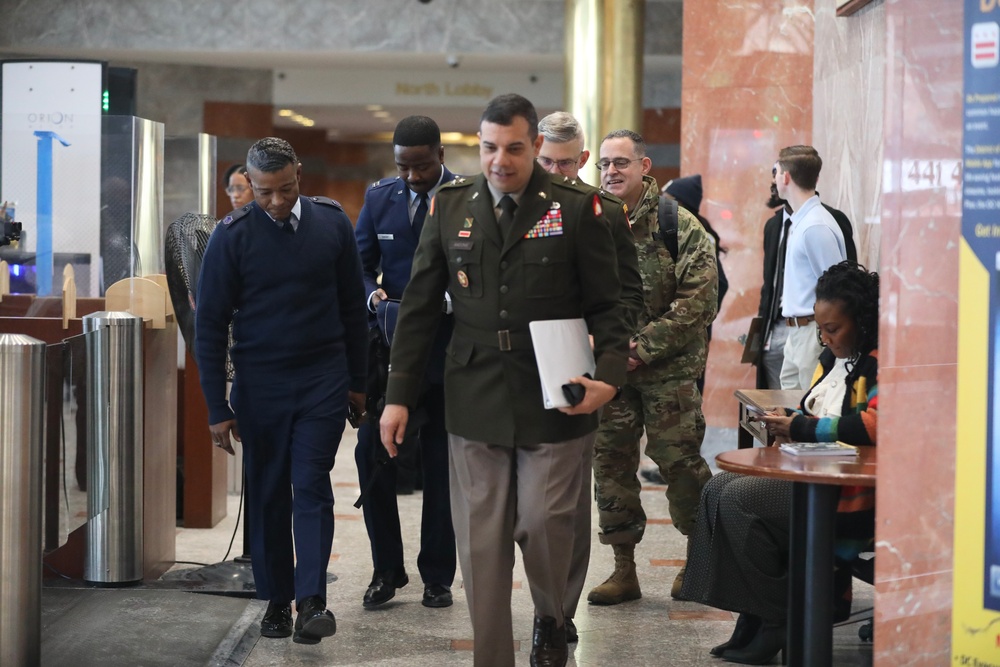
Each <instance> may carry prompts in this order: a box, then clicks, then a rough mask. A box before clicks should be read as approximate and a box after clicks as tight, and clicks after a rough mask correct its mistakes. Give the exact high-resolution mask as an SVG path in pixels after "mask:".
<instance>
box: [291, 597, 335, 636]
mask: <svg viewBox="0 0 1000 667" xmlns="http://www.w3.org/2000/svg"><path fill="white" fill-rule="evenodd" d="M298 611H299V615H298V616H297V617H296V618H295V634H293V635H292V641H293V642H295V643H297V644H318V643H319V640H321V639H323V637H331V636H333V635H334V634H336V632H337V619H335V618H334V617H333V614H332V613H330V612H329V611H328V610H327V608H326V603H325V602H324V601H323V599H322V598H320V597H319V596H318V595H313V596H311V597H307V598H306V599H305V600H303V601H302V602H300V603H299V605H298Z"/></svg>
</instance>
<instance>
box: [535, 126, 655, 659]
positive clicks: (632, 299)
mask: <svg viewBox="0 0 1000 667" xmlns="http://www.w3.org/2000/svg"><path fill="white" fill-rule="evenodd" d="M538 133H539V134H540V135H542V147H541V148H540V149H539V151H538V158H537V160H538V164H540V165H542V168H544V169H545V171H547V172H549V173H550V174H553V175H554V176H559V175H561V176H564V177H566V178H568V179H570V180H571V181H579V182H580V183H583V181H582V180H580V170H581V169H583V165H585V164H587V160H588V159H590V151H588V150H587V149H586V148H585V146H586V143H585V137H584V133H583V128H581V127H580V123H579V121H577V119H576V118H574V117H573V115H572V114H569V113H566V112H565V111H557V112H555V113H551V114H549V115H548V116H546V117H545V118H543V119H541V120H540V121H538ZM600 193H601V205H602V206H603V207H604V217H606V218H607V219H608V222H609V223H610V224H611V236H612V237H613V238H614V240H615V255H616V257H617V259H618V278H619V279H620V281H621V284H622V305H623V306H624V308H625V322H626V324H627V325H628V329H629V331H635V328H636V325H635V323H636V319H637V318H638V317H639V313H641V312H642V310H643V308H644V304H645V299H644V298H643V293H642V276H641V275H640V274H639V259H638V256H637V255H636V251H635V241H634V239H633V237H632V229H631V225H629V221H628V212H627V211H626V210H625V206H624V204H623V203H622V200H621V199H619V198H618V197H615V196H614V195H612V194H610V193H608V192H606V191H605V190H601V191H600ZM593 438H594V439H596V438H597V433H596V432H595V433H594V434H593ZM587 444H588V446H587V448H586V451H585V452H584V456H583V457H582V458H581V459H580V465H581V466H583V474H584V477H585V478H588V477H590V470H591V467H592V466H593V462H594V443H593V442H589V443H587ZM590 511H591V510H590V484H583V485H581V486H580V499H579V504H578V505H577V510H576V535H575V537H574V542H573V559H572V562H571V563H570V571H569V583H568V584H567V587H566V597H565V601H564V604H563V615H564V616H565V617H566V640H567V641H568V642H570V643H573V642H575V641H577V640H578V635H577V631H576V624H575V623H574V622H573V617H574V616H576V608H577V605H578V604H579V603H580V596H581V595H582V594H583V586H584V584H585V583H586V580H587V567H588V566H589V565H590V541H591V534H590Z"/></svg>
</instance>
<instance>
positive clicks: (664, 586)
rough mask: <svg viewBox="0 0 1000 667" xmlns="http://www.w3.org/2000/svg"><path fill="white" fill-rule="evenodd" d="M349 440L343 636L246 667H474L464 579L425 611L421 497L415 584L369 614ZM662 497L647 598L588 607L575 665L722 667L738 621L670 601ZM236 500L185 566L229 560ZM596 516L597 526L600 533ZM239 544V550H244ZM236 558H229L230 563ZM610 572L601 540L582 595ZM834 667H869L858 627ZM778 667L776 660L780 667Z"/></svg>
mask: <svg viewBox="0 0 1000 667" xmlns="http://www.w3.org/2000/svg"><path fill="white" fill-rule="evenodd" d="M735 442H736V438H735V433H734V431H733V430H711V431H710V433H709V436H708V438H707V440H706V445H705V448H704V452H705V455H706V459H708V460H709V461H712V460H713V459H714V453H715V452H717V451H721V450H722V449H727V448H730V447H734V446H735ZM354 443H355V438H354V432H353V431H351V430H350V429H348V432H347V434H345V438H344V442H343V443H342V444H341V450H340V454H339V456H338V457H337V465H336V466H335V468H334V472H333V482H334V493H335V494H336V497H337V504H336V519H337V523H336V535H335V537H334V543H333V552H334V555H333V557H332V558H331V563H330V572H332V573H333V574H335V575H336V576H337V580H336V581H335V582H333V583H331V584H330V586H329V589H328V602H329V606H330V608H331V610H333V612H334V613H335V614H336V617H337V634H336V635H335V636H334V637H332V638H329V639H326V640H324V641H323V642H322V643H320V644H318V645H316V646H304V645H300V644H294V643H292V641H291V640H290V639H278V640H274V639H260V640H259V641H258V642H257V643H256V645H255V646H254V648H253V650H252V651H251V652H250V654H249V657H248V658H247V660H246V662H245V663H244V664H245V665H247V666H249V667H262V666H264V665H285V666H290V667H291V666H298V665H338V666H341V665H342V666H347V665H366V666H369V665H382V666H386V667H388V666H395V665H399V666H404V665H405V666H407V667H409V666H423V665H428V666H430V665H433V666H435V667H449V666H451V665H471V664H472V653H471V651H470V650H469V649H470V648H471V639H472V631H471V627H470V624H469V619H468V610H467V607H466V604H465V596H464V594H463V592H462V589H461V573H459V574H458V579H457V581H456V585H455V587H454V593H455V604H454V606H452V607H450V608H447V609H427V608H425V607H423V606H422V605H421V604H420V597H421V593H422V586H421V584H420V581H419V576H417V567H416V546H417V540H418V530H419V517H420V502H421V496H420V493H419V492H418V493H416V494H414V495H411V496H401V497H400V498H399V505H400V514H401V518H402V522H403V526H404V533H405V534H404V539H405V541H406V559H407V560H406V565H407V570H408V572H409V574H410V578H411V583H410V585H409V586H407V587H406V588H404V589H402V590H400V591H398V592H397V595H396V598H395V599H394V600H392V601H391V602H389V603H387V604H386V605H385V606H384V608H381V609H378V610H375V611H366V610H364V609H363V608H362V607H361V597H362V595H363V594H364V592H365V588H366V586H367V585H368V581H369V579H370V578H371V553H370V549H369V545H368V538H367V535H366V533H365V526H364V522H363V521H362V517H361V511H360V510H356V509H354V507H353V506H352V504H353V503H354V501H355V500H356V499H357V495H358V490H359V489H358V482H357V471H356V469H355V467H354V456H353V449H354ZM663 490H664V489H663V487H657V486H647V487H644V489H643V495H642V500H643V506H644V507H645V509H646V512H647V514H648V516H649V517H650V519H651V520H650V521H649V526H648V528H647V531H646V537H645V539H644V540H643V542H642V543H641V544H640V545H639V546H638V548H637V550H636V556H637V561H638V564H639V580H640V583H641V585H642V590H643V598H642V599H641V600H637V601H635V602H629V603H626V604H622V605H618V606H615V607H594V606H589V605H587V604H586V602H585V601H584V602H583V603H582V604H581V605H580V609H579V611H578V613H577V617H576V623H577V626H578V628H579V630H580V642H579V644H577V645H575V650H574V651H573V654H572V656H571V660H570V665H577V666H579V667H583V666H587V667H591V666H593V667H598V666H600V667H617V666H626V665H627V666H629V667H643V666H646V665H649V666H654V665H655V666H663V665H678V666H679V665H716V666H718V665H720V664H726V663H723V662H721V661H719V660H718V659H717V658H713V657H711V656H710V655H709V653H708V650H709V648H711V647H712V646H714V645H715V644H718V643H720V642H722V641H725V640H726V639H727V638H728V636H729V634H730V632H731V631H732V627H733V615H732V614H730V613H729V612H722V611H719V610H716V609H712V608H709V607H703V606H701V605H698V604H694V603H691V602H680V601H676V600H673V599H671V598H670V584H671V583H672V581H673V579H674V576H675V575H676V573H677V571H678V568H679V567H680V565H681V564H682V563H683V562H684V558H685V556H686V553H685V542H684V538H683V536H681V535H680V534H679V533H678V532H677V531H676V530H674V528H673V526H671V525H670V521H669V518H668V517H669V514H668V512H667V503H666V499H665V498H664V494H663ZM238 501H239V499H238V497H236V496H231V497H230V512H229V516H228V517H227V518H226V519H225V520H223V521H222V522H221V523H220V524H219V525H218V526H217V527H216V528H214V529H211V530H195V529H192V530H185V529H179V530H178V534H177V558H178V560H187V561H200V562H206V563H211V562H216V561H218V560H220V559H221V558H222V556H223V554H224V553H225V552H226V547H227V545H228V544H229V540H230V537H231V536H232V533H233V530H234V527H235V517H236V510H237V507H238ZM596 521H597V518H596V510H595V513H594V524H595V525H596ZM239 540H240V535H239V534H238V535H237V543H236V545H235V546H234V550H235V549H238V546H239ZM230 557H231V556H230ZM612 566H613V558H612V553H611V549H610V548H609V547H606V546H603V545H601V544H599V543H598V541H597V538H596V535H595V538H594V544H593V552H592V556H591V562H590V571H589V574H588V580H587V588H586V589H585V592H584V595H586V591H587V590H589V589H590V588H591V587H593V586H595V585H597V584H599V583H600V582H601V581H603V580H604V579H605V578H606V577H607V576H608V574H610V572H611V569H612ZM871 600H872V592H871V588H870V587H868V586H865V585H863V584H860V583H858V582H856V584H855V608H856V609H857V608H861V607H870V606H871ZM511 604H512V608H513V612H514V637H515V640H516V642H517V643H518V645H519V648H518V652H517V664H518V666H519V667H520V666H521V665H528V653H529V651H530V649H531V622H532V614H533V608H532V603H531V596H530V593H529V592H528V587H527V582H526V581H525V578H524V571H523V569H522V568H521V565H520V562H518V564H517V565H515V569H514V586H513V590H512V591H511ZM834 643H835V659H834V664H836V665H844V666H847V665H850V666H854V665H870V664H871V648H870V644H862V643H861V642H860V641H859V640H858V638H857V625H854V626H849V627H844V628H839V629H837V630H836V632H835V636H834ZM775 663H777V660H776V661H775Z"/></svg>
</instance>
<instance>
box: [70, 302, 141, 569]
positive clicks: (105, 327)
mask: <svg viewBox="0 0 1000 667" xmlns="http://www.w3.org/2000/svg"><path fill="white" fill-rule="evenodd" d="M83 331H84V333H85V334H86V339H87V343H86V344H87V415H88V423H89V434H88V435H89V437H88V438H87V467H88V471H87V479H88V481H87V519H88V520H87V550H86V553H85V556H84V564H83V578H84V580H85V581H87V582H88V583H92V584H96V585H99V586H117V585H128V584H132V583H136V582H138V581H140V580H141V579H142V459H143V456H142V447H143V434H142V318H141V317H136V316H135V315H132V314H130V313H124V312H112V311H104V312H99V313H93V314H91V315H87V316H85V317H84V318H83Z"/></svg>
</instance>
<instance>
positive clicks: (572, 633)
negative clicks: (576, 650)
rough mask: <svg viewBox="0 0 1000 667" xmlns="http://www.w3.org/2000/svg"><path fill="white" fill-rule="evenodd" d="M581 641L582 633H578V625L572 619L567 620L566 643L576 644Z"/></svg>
mask: <svg viewBox="0 0 1000 667" xmlns="http://www.w3.org/2000/svg"><path fill="white" fill-rule="evenodd" d="M578 641H580V633H578V632H577V631H576V623H574V622H573V619H572V618H567V619H566V643H567V644H575V643H577V642H578Z"/></svg>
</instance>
